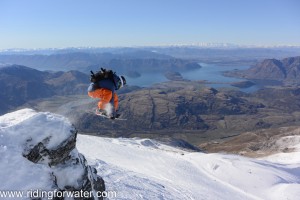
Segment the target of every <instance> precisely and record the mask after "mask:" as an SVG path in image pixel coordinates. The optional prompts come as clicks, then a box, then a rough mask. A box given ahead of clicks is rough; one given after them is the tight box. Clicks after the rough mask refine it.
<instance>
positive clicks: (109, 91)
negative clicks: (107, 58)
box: [88, 68, 126, 119]
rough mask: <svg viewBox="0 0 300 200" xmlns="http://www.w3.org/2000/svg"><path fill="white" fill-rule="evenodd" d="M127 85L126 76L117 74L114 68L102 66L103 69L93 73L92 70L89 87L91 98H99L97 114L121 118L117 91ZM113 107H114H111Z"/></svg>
mask: <svg viewBox="0 0 300 200" xmlns="http://www.w3.org/2000/svg"><path fill="white" fill-rule="evenodd" d="M124 85H126V79H125V78H124V76H117V75H116V73H115V72H113V71H112V70H106V69H103V68H101V71H99V72H97V73H95V74H94V73H93V71H91V84H90V86H89V87H88V95H89V96H90V97H91V98H98V99H100V101H99V102H98V109H97V110H96V114H97V115H102V116H105V117H107V118H111V119H115V118H119V117H120V114H119V113H118V107H119V100H118V95H117V93H116V92H115V91H116V90H119V89H120V88H122V87H123V86H124ZM111 107H112V108H111Z"/></svg>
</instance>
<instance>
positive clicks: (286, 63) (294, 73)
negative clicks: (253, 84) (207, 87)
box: [227, 56, 300, 83]
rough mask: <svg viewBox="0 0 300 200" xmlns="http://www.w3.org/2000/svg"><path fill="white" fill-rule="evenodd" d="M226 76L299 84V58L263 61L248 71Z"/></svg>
mask: <svg viewBox="0 0 300 200" xmlns="http://www.w3.org/2000/svg"><path fill="white" fill-rule="evenodd" d="M227 74H228V75H232V76H238V77H243V78H247V79H263V80H277V81H284V82H294V83H300V81H299V79H300V56H297V57H289V58H284V59H282V60H277V59H265V60H263V61H262V62H259V63H257V64H256V65H255V66H253V67H251V68H250V69H248V70H244V71H235V72H228V73H227Z"/></svg>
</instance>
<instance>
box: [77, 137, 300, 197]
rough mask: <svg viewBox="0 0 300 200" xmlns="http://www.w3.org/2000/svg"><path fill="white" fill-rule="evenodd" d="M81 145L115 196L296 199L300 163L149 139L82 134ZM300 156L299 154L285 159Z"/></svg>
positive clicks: (299, 177)
mask: <svg viewBox="0 0 300 200" xmlns="http://www.w3.org/2000/svg"><path fill="white" fill-rule="evenodd" d="M77 147H78V149H79V150H80V151H81V152H82V153H83V154H84V155H85V156H86V157H87V160H88V162H89V163H91V164H93V165H94V166H95V167H96V168H97V170H98V173H99V174H100V175H101V176H102V177H103V178H104V180H105V182H106V186H107V189H108V190H115V191H117V198H116V199H149V200H150V199H151V200H152V199H172V200H177V199H178V200H179V199H180V200H182V199H195V200H198V199H205V200H237V199H240V200H245V199H261V200H262V199H264V200H276V199H277V200H282V199H290V200H296V199H299V196H300V161H299V160H298V161H297V160H294V161H295V162H294V163H291V162H290V164H287V163H283V162H281V164H278V163H276V160H274V159H273V162H270V161H267V159H269V158H264V159H260V160H258V159H250V158H246V157H242V156H237V155H225V154H205V153H202V152H190V151H185V150H182V149H177V148H175V147H171V146H167V145H164V144H160V143H159V142H157V141H153V140H149V139H136V138H134V139H125V138H118V139H116V138H114V139H112V138H99V137H94V136H85V135H79V137H78V142H77ZM285 156H288V157H290V158H292V157H293V158H297V157H300V153H299V152H298V153H294V154H288V153H287V154H284V155H281V158H284V157H285Z"/></svg>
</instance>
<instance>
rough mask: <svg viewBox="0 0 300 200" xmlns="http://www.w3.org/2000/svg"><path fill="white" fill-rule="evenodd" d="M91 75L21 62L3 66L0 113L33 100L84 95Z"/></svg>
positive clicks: (0, 84)
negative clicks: (49, 70)
mask: <svg viewBox="0 0 300 200" xmlns="http://www.w3.org/2000/svg"><path fill="white" fill-rule="evenodd" d="M88 83H89V76H88V75H86V74H84V73H81V72H78V71H68V72H45V71H44V72H43V71H38V70H36V69H32V68H29V67H25V66H20V65H12V66H5V67H1V68H0V87H1V90H0V99H1V104H0V113H1V114H3V113H5V112H6V111H8V110H9V109H13V108H14V107H17V106H20V105H22V104H24V103H26V102H28V101H30V100H34V99H39V98H46V97H51V96H53V95H74V94H85V93H86V89H87V85H88Z"/></svg>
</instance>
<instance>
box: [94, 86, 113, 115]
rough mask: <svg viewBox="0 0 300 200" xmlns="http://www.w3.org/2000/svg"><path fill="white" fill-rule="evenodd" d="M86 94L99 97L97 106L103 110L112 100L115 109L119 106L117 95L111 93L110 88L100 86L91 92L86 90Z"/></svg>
mask: <svg viewBox="0 0 300 200" xmlns="http://www.w3.org/2000/svg"><path fill="white" fill-rule="evenodd" d="M88 95H89V96H90V97H92V98H97V99H100V101H99V102H98V108H100V109H101V110H104V109H105V106H106V105H107V104H108V103H109V102H113V104H114V108H115V111H117V110H118V106H119V99H118V95H117V94H116V93H114V94H113V93H112V91H111V90H108V89H105V88H100V89H96V90H94V91H92V92H88Z"/></svg>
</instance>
